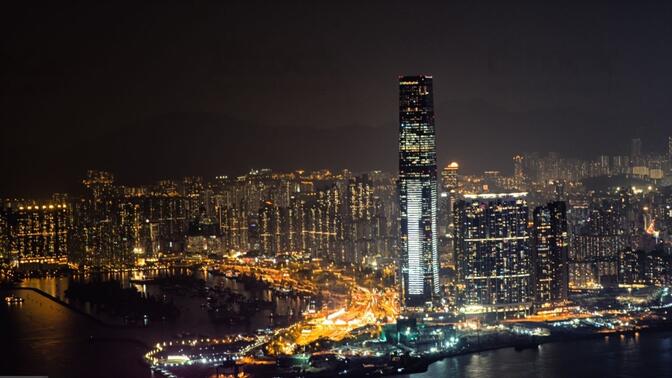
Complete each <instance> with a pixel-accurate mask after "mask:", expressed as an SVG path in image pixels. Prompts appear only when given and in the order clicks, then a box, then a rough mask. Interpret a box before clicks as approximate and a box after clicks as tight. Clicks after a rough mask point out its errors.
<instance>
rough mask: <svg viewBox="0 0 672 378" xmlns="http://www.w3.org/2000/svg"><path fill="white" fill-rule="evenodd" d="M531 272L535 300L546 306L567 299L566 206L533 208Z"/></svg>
mask: <svg viewBox="0 0 672 378" xmlns="http://www.w3.org/2000/svg"><path fill="white" fill-rule="evenodd" d="M533 222H534V226H533V230H532V234H533V235H532V236H533V249H532V252H533V253H532V261H533V264H532V265H533V268H534V269H533V273H534V282H535V288H534V293H535V301H536V302H537V303H538V304H539V305H542V306H544V305H549V304H554V303H558V302H561V301H563V300H566V299H567V291H568V288H569V270H568V266H569V265H568V253H569V252H568V245H569V237H568V234H567V206H566V205H565V203H564V202H562V201H556V202H551V203H549V204H547V205H545V206H539V207H537V208H535V209H534V214H533Z"/></svg>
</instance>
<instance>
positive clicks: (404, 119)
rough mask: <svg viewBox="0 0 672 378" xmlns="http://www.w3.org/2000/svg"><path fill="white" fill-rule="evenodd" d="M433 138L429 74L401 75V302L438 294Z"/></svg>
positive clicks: (415, 302) (413, 302)
mask: <svg viewBox="0 0 672 378" xmlns="http://www.w3.org/2000/svg"><path fill="white" fill-rule="evenodd" d="M435 143H436V142H435V129H434V100H433V95H432V77H431V76H403V77H400V78H399V201H400V204H399V205H400V206H399V207H400V212H401V254H400V260H401V261H400V264H399V266H400V270H401V274H400V276H401V298H402V304H403V305H404V306H405V307H420V306H423V305H424V304H426V303H427V302H431V301H432V300H434V299H437V298H438V296H439V266H438V261H439V259H438V248H437V225H436V215H437V182H436V176H437V174H436V147H435Z"/></svg>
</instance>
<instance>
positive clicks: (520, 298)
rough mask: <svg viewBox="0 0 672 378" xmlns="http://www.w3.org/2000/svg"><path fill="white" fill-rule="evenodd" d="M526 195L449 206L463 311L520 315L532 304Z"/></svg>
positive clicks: (473, 197) (471, 198)
mask: <svg viewBox="0 0 672 378" xmlns="http://www.w3.org/2000/svg"><path fill="white" fill-rule="evenodd" d="M526 195H527V193H502V194H498V193H487V194H469V195H465V196H464V198H463V199H461V200H459V201H458V202H457V204H456V206H455V253H456V261H457V266H458V279H459V282H460V284H461V286H462V288H463V292H462V294H461V295H460V298H458V299H459V300H458V302H459V303H460V304H461V305H462V311H463V312H465V313H506V312H526V311H527V310H528V309H529V308H530V306H531V301H532V287H531V278H532V277H531V276H532V275H531V273H532V272H531V266H530V248H529V233H528V230H527V221H528V219H527V218H528V206H527V200H526Z"/></svg>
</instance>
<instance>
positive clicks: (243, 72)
mask: <svg viewBox="0 0 672 378" xmlns="http://www.w3.org/2000/svg"><path fill="white" fill-rule="evenodd" d="M13 3H14V4H13V5H7V4H3V7H2V10H1V11H0V23H1V26H0V28H1V29H0V30H1V33H2V36H1V37H0V38H2V44H1V49H0V64H1V66H2V67H3V68H2V69H0V81H1V88H2V89H1V90H0V104H1V108H0V125H1V127H0V128H1V131H0V133H1V134H0V137H1V139H0V141H1V142H2V152H0V156H1V159H2V162H1V164H2V165H1V166H0V169H1V174H2V176H1V179H0V195H5V196H8V195H19V196H26V197H30V196H46V195H48V194H49V193H51V192H54V191H75V190H76V189H77V188H78V186H79V185H80V181H81V178H82V176H83V175H84V173H85V171H86V169H89V168H100V169H109V170H112V171H113V172H115V173H116V175H117V176H118V178H119V180H120V181H121V182H124V183H129V184H140V183H150V182H152V181H154V180H155V179H159V178H178V177H181V176H184V175H204V176H214V175H218V174H233V175H236V174H241V173H243V172H245V171H247V170H248V169H249V168H252V167H257V168H261V167H270V168H273V169H280V170H283V169H284V170H293V169H297V168H305V169H313V168H323V167H324V168H331V169H341V168H349V169H351V170H354V171H362V170H370V169H385V170H389V171H396V169H397V145H396V143H397V132H398V124H397V123H398V114H397V106H398V97H397V96H398V89H397V77H398V75H400V74H418V73H423V74H432V75H433V76H434V91H435V93H434V99H435V107H436V110H435V111H436V126H437V137H438V141H437V147H438V153H439V159H440V163H441V164H446V163H447V162H448V161H450V160H457V161H459V162H460V163H461V165H462V167H464V169H465V170H466V171H467V172H477V171H480V170H483V169H501V170H503V171H505V172H508V171H509V170H510V169H511V163H510V162H511V156H512V155H513V154H514V153H516V152H522V151H542V152H545V151H557V152H560V153H562V154H566V155H569V156H577V157H594V156H597V155H598V154H601V153H611V154H615V153H625V152H626V151H627V146H628V143H629V138H632V137H641V138H642V139H643V141H644V150H649V151H656V150H657V151H661V152H662V150H663V145H664V143H665V142H666V140H667V135H669V134H672V126H670V125H671V123H672V103H671V102H672V101H671V94H672V74H671V72H672V2H669V1H668V2H664V1H660V2H649V3H647V2H641V1H637V2H635V1H631V2H628V3H629V4H622V5H619V4H617V3H616V2H614V1H604V2H593V3H589V2H582V1H576V2H574V1H571V2H570V1H567V2H556V3H547V4H543V2H540V1H535V2H530V3H524V2H516V3H515V4H516V5H511V4H503V3H509V2H504V1H500V2H496V3H493V4H488V3H484V2H475V1H469V2H465V3H458V2H450V3H451V4H444V5H441V6H436V5H433V4H431V3H423V2H417V1H413V2H411V1H408V2H401V3H397V2H392V1H382V2H367V3H366V4H358V3H355V2H352V3H348V2H341V1H339V2H336V1H333V2H327V1H306V2H302V3H294V2H280V1H276V2H268V3H271V4H266V3H254V2H251V1H245V2H241V3H233V2H228V1H227V2H224V1H222V2H219V4H216V3H208V2H205V1H193V2H186V1H185V2H183V3H181V4H180V3H178V2H153V3H151V4H145V5H138V4H135V3H128V4H126V3H122V2H112V1H110V2H101V3H107V4H87V3H86V2H61V1H53V2H48V3H47V2H44V3H43V4H40V3H39V2H37V3H35V2H18V1H17V2H13ZM18 3H21V4H18ZM187 3H189V4H187ZM191 3H193V4H191ZM570 3H571V4H570Z"/></svg>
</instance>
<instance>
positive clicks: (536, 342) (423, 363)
mask: <svg viewBox="0 0 672 378" xmlns="http://www.w3.org/2000/svg"><path fill="white" fill-rule="evenodd" d="M5 290H8V291H9V290H17V291H21V290H26V291H31V292H34V293H36V294H39V295H40V296H42V297H43V298H45V299H47V300H51V301H52V302H54V303H56V304H58V305H61V306H63V307H66V308H68V309H69V310H70V311H72V312H73V313H76V314H78V315H82V316H84V317H86V318H87V319H88V320H91V321H93V322H94V323H95V324H96V325H98V326H101V327H103V328H105V329H129V328H132V327H127V326H122V325H116V324H109V323H106V322H105V321H103V320H101V319H99V318H97V317H95V316H94V315H92V314H89V313H87V312H85V311H83V310H82V309H80V308H78V307H76V306H74V305H71V304H69V303H67V302H65V301H63V300H61V299H60V298H58V297H55V296H53V295H51V294H49V293H46V292H44V291H43V290H40V289H38V288H34V287H12V288H5ZM669 331H672V322H666V323H663V324H660V325H658V326H653V327H646V328H641V329H633V330H626V331H620V332H619V331H615V332H610V333H588V334H574V335H572V334H564V335H556V336H553V335H551V336H547V337H543V338H539V337H531V338H529V339H527V340H524V339H518V340H515V341H511V342H506V343H501V344H494V345H487V344H486V345H481V346H478V347H477V346H474V345H468V346H466V347H465V348H464V349H462V350H460V351H454V352H446V353H440V354H437V355H436V356H423V357H422V358H421V359H420V360H418V361H416V362H415V363H412V364H409V366H408V371H405V372H404V374H417V373H423V372H426V371H427V370H428V368H429V366H430V365H431V364H433V363H435V362H438V361H442V360H445V359H449V358H453V357H459V356H465V355H470V354H479V353H484V352H489V351H496V350H501V349H507V348H516V349H517V351H522V350H525V349H536V348H537V347H538V346H541V345H544V344H553V343H565V342H568V341H581V340H590V339H598V338H604V337H610V336H621V335H634V334H636V333H640V334H653V333H661V332H669ZM89 341H90V342H96V341H98V342H124V343H131V344H135V345H136V346H139V347H142V348H143V349H144V350H149V349H151V348H150V347H149V346H148V345H147V344H146V343H145V342H143V341H141V340H139V339H136V338H130V337H114V336H111V335H105V336H97V337H94V336H90V338H89ZM140 359H141V360H142V361H143V364H144V365H145V366H147V367H148V368H151V366H150V365H149V364H147V362H146V361H145V360H144V358H142V357H141V356H140ZM367 371H368V370H366V369H363V370H361V371H360V372H361V373H366V372H367ZM353 373H355V372H354V371H353ZM397 374H398V373H388V374H384V375H386V376H392V375H397ZM307 375H308V376H323V374H322V373H316V374H307ZM327 375H329V374H327ZM280 376H282V374H280Z"/></svg>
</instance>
